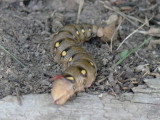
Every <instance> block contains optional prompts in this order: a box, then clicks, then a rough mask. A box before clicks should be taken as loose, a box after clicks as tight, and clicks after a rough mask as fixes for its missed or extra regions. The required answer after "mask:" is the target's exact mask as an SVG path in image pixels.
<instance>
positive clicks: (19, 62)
mask: <svg viewBox="0 0 160 120" xmlns="http://www.w3.org/2000/svg"><path fill="white" fill-rule="evenodd" d="M0 48H1V49H2V50H4V51H5V52H6V53H7V54H8V55H10V56H11V57H12V58H13V59H14V60H15V61H16V62H17V63H18V64H20V65H21V66H22V67H23V68H27V66H25V65H24V64H23V63H22V62H21V61H19V60H18V59H17V58H16V57H15V56H14V55H13V54H11V53H10V52H9V51H8V50H6V49H5V48H4V47H3V46H1V45H0ZM29 71H30V70H29ZM30 72H31V71H30ZM31 73H32V72H31Z"/></svg>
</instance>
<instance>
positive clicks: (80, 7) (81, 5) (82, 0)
mask: <svg viewBox="0 0 160 120" xmlns="http://www.w3.org/2000/svg"><path fill="white" fill-rule="evenodd" d="M83 4H84V0H79V8H78V15H77V21H76V23H79V16H80V14H81V10H82V7H83Z"/></svg>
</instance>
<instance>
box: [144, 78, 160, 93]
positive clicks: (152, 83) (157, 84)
mask: <svg viewBox="0 0 160 120" xmlns="http://www.w3.org/2000/svg"><path fill="white" fill-rule="evenodd" d="M143 81H144V82H145V83H146V84H147V85H148V86H149V87H150V88H153V89H156V90H160V78H156V79H145V80H143Z"/></svg>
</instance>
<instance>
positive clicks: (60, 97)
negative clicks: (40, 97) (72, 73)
mask: <svg viewBox="0 0 160 120" xmlns="http://www.w3.org/2000/svg"><path fill="white" fill-rule="evenodd" d="M53 80H55V82H54V84H53V88H52V98H53V101H54V103H55V104H57V105H63V104H65V102H66V101H67V100H68V99H69V98H70V97H71V96H72V95H73V94H74V89H73V84H72V83H70V82H69V81H67V80H65V78H64V77H63V76H62V75H56V76H54V77H53V78H51V79H50V81H53Z"/></svg>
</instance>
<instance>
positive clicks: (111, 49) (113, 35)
mask: <svg viewBox="0 0 160 120" xmlns="http://www.w3.org/2000/svg"><path fill="white" fill-rule="evenodd" d="M123 21H124V19H123V20H122V21H121V23H120V24H119V25H118V27H117V28H116V30H115V32H114V33H113V35H112V37H111V45H110V50H111V52H112V43H113V38H114V36H115V34H116V33H117V31H118V29H119V27H120V26H121V24H122V22H123Z"/></svg>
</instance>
